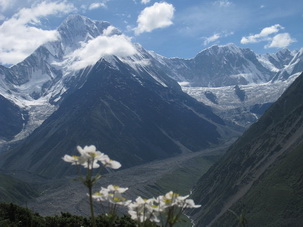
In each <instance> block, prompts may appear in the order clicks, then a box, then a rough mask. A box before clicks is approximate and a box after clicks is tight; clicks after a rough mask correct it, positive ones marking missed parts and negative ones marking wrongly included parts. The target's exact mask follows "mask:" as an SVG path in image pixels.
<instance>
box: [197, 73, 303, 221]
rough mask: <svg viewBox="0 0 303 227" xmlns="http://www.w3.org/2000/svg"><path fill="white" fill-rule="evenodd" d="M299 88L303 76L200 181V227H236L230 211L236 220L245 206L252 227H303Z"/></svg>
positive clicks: (302, 133)
mask: <svg viewBox="0 0 303 227" xmlns="http://www.w3.org/2000/svg"><path fill="white" fill-rule="evenodd" d="M302 88H303V74H301V75H300V76H299V78H298V79H296V81H295V82H294V83H293V84H292V85H291V86H290V87H289V88H288V89H287V91H286V92H285V93H284V94H283V95H282V96H281V97H280V98H279V99H278V101H277V102H276V103H274V104H273V105H272V106H271V107H270V108H269V109H268V111H266V113H265V114H264V115H263V116H262V117H261V119H260V120H259V121H258V122H257V123H255V124H253V125H252V126H251V127H250V128H249V129H248V130H247V131H246V132H245V133H244V134H243V136H241V137H240V138H239V139H238V140H237V141H236V142H235V143H234V144H233V145H232V146H231V147H230V149H229V150H228V151H227V153H226V154H225V155H224V156H223V158H222V159H221V160H220V161H219V162H218V163H216V164H215V165H214V166H213V167H211V169H210V170H209V171H208V172H207V173H206V174H205V175H204V176H203V177H202V178H201V179H200V181H199V183H198V184H197V185H196V186H195V189H194V193H193V195H194V198H195V200H196V201H197V202H198V203H199V204H201V205H202V207H203V208H202V209H201V210H200V211H197V212H196V213H193V214H192V215H193V217H194V219H195V221H196V223H197V225H198V226H210V225H214V226H237V225H238V222H237V220H236V217H235V216H234V215H233V214H232V212H230V211H229V209H231V210H232V211H234V212H236V213H237V214H238V215H240V214H241V213H242V211H243V210H242V209H243V206H245V207H246V212H247V216H246V218H247V219H248V221H249V223H252V226H259V225H263V226H281V225H284V224H287V223H288V224H291V225H292V226H297V225H299V223H302V213H298V207H300V204H302V201H303V200H302V196H301V195H302V187H300V185H302V167H301V165H299V164H298V163H299V162H302V139H303V117H302V116H303V103H302V100H303V92H302V91H303V89H302ZM288 177H290V178H291V179H288ZM283 179H285V180H283ZM266 187H269V188H270V189H271V190H269V188H266ZM262 189H264V191H262ZM299 209H301V208H299Z"/></svg>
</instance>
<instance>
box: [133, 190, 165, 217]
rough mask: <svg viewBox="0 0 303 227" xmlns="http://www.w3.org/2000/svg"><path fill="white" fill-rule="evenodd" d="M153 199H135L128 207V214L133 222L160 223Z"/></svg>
mask: <svg viewBox="0 0 303 227" xmlns="http://www.w3.org/2000/svg"><path fill="white" fill-rule="evenodd" d="M154 202H155V199H154V198H152V199H142V197H140V196H139V197H137V198H136V201H135V202H132V203H130V204H129V205H128V213H129V215H130V216H131V218H132V219H133V220H136V221H139V222H144V221H146V220H147V219H149V220H150V221H153V222H160V220H159V218H158V214H159V213H158V212H157V211H156V209H155V205H154Z"/></svg>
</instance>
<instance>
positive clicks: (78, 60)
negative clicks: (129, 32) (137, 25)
mask: <svg viewBox="0 0 303 227" xmlns="http://www.w3.org/2000/svg"><path fill="white" fill-rule="evenodd" d="M115 29H116V28H115V27H113V26H109V27H108V28H106V29H105V30H104V31H103V34H102V35H100V36H98V37H96V38H94V39H92V40H89V41H88V42H87V43H82V46H81V48H79V49H77V50H75V51H74V52H73V53H71V54H70V55H69V56H67V59H66V62H67V63H68V62H71V65H70V66H68V67H69V69H71V70H79V69H82V68H85V67H87V66H90V65H93V64H95V63H96V62H97V61H98V60H99V59H100V58H102V57H105V56H110V55H115V56H117V57H127V56H131V55H134V54H136V53H137V50H136V48H135V47H134V46H133V44H132V43H131V39H130V38H129V37H127V36H125V35H117V34H114V35H112V34H113V31H114V30H115Z"/></svg>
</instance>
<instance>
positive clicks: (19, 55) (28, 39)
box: [0, 2, 75, 65]
mask: <svg viewBox="0 0 303 227" xmlns="http://www.w3.org/2000/svg"><path fill="white" fill-rule="evenodd" d="M73 10H75V8H74V6H73V5H72V4H68V3H64V2H61V3H59V2H42V3H40V4H37V5H35V6H33V7H31V8H23V9H21V10H20V11H19V12H18V13H16V14H14V15H13V16H12V17H11V18H10V19H8V20H6V21H5V22H3V24H1V25H0V40H1V42H0V62H1V63H2V64H7V65H10V64H16V63H18V62H20V61H22V60H23V59H24V58H26V57H27V56H28V55H29V54H31V53H32V52H33V51H34V50H35V49H36V48H38V47H39V46H40V45H42V44H43V43H45V42H48V41H52V40H56V39H57V32H56V31H55V30H43V29H41V28H37V27H36V26H35V25H39V24H40V23H41V22H40V19H41V18H45V17H47V16H51V15H58V14H66V13H69V12H71V11H73Z"/></svg>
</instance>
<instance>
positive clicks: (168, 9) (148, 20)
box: [134, 2, 175, 35]
mask: <svg viewBox="0 0 303 227" xmlns="http://www.w3.org/2000/svg"><path fill="white" fill-rule="evenodd" d="M174 11H175V8H174V6H173V5H172V4H169V3H167V2H160V3H159V2H156V3H155V4H154V5H152V6H150V7H146V8H145V9H144V10H143V11H142V12H141V13H140V15H139V16H138V19H137V23H138V26H137V27H136V28H135V29H134V30H135V34H137V35H138V34H141V33H143V32H151V31H152V30H154V29H157V28H164V27H167V26H170V25H172V24H173V22H172V18H173V16H174Z"/></svg>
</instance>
